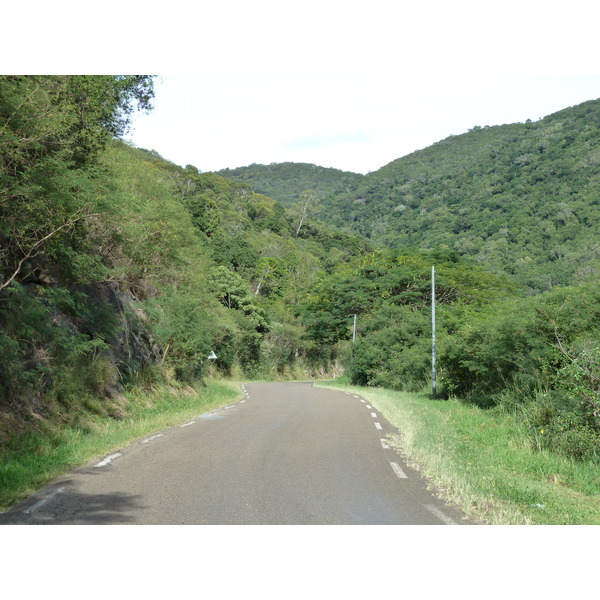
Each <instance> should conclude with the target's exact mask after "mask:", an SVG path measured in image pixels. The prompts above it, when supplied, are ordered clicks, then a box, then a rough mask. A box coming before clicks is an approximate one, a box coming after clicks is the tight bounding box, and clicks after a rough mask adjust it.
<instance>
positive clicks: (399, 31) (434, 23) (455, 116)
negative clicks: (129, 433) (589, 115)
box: [0, 0, 600, 173]
mask: <svg viewBox="0 0 600 600" xmlns="http://www.w3.org/2000/svg"><path fill="white" fill-rule="evenodd" d="M17 4H18V6H16V5H17ZM36 4H37V3H36ZM596 4H597V3H596V2H595V0H570V1H569V2H568V3H565V2H564V1H560V2H559V1H557V0H544V1H542V0H503V1H502V2H493V1H491V0H490V1H487V2H484V1H483V0H452V1H450V0H419V1H418V2H417V1H415V0H411V1H410V2H408V1H407V0H369V2H358V1H356V0H343V1H342V0H303V1H302V2H290V1H288V2H284V1H283V0H252V1H249V0H219V1H218V2H217V1H216V0H211V1H210V2H207V1H205V0H196V2H183V1H182V0H171V1H170V2H169V3H165V4H154V5H152V4H148V3H147V2H145V3H142V2H140V1H139V0H105V1H104V2H103V3H102V5H101V7H102V8H101V9H99V8H98V6H100V5H95V4H92V5H90V7H89V8H88V7H87V5H82V4H81V2H76V1H74V0H57V1H56V2H54V3H39V6H36V7H35V11H33V12H32V10H31V8H30V7H29V6H28V5H27V6H26V5H25V3H21V4H19V3H13V5H8V6H6V7H3V13H4V16H5V22H7V23H9V22H15V23H18V22H21V21H20V20H19V19H21V20H22V19H23V18H25V17H27V29H26V32H25V30H24V29H23V28H21V27H13V28H9V27H7V28H4V30H3V35H2V37H1V38H0V72H10V73H15V72H17V73H32V72H44V73H45V72H54V73H58V72H72V73H134V72H137V73H154V74H162V75H163V76H162V79H160V80H157V82H156V100H155V110H154V111H153V113H152V114H151V115H149V116H145V115H139V116H138V117H137V118H136V120H135V129H134V131H133V133H132V135H131V136H130V139H131V141H132V142H133V143H134V144H136V145H138V146H140V147H143V148H147V149H151V150H152V149H154V150H156V151H157V152H159V153H160V154H161V155H162V156H164V157H165V158H167V159H168V160H171V161H173V162H175V163H177V164H181V165H185V164H193V165H195V166H196V167H198V168H199V169H200V170H202V171H208V170H218V169H222V168H225V167H230V168H234V167H238V166H245V165H248V164H251V163H266V164H268V163H271V162H283V161H294V162H309V163H315V164H318V165H321V166H325V167H336V168H339V169H344V170H350V171H355V172H361V173H365V172H368V171H372V170H376V169H378V168H380V167H382V166H383V165H385V164H387V163H388V162H390V161H392V160H394V159H396V158H399V157H400V156H404V155H406V154H409V153H410V152H412V151H414V150H417V149H420V148H424V147H427V146H429V145H431V144H432V143H435V142H437V141H439V140H441V139H444V138H445V137H447V136H448V135H452V134H460V133H464V132H466V131H467V130H468V129H470V128H471V127H473V126H475V125H480V126H484V125H496V124H503V123H514V122H522V121H525V120H526V119H528V118H529V119H532V120H537V119H538V118H541V117H543V116H546V115H548V114H550V113H552V112H555V111H557V110H560V109H562V108H566V107H568V106H573V105H575V104H579V103H580V102H584V101H586V100H591V99H595V98H598V97H600V68H599V65H598V58H599V56H600V52H599V50H598V43H597V39H598V36H597V12H598V11H597V8H596ZM67 16H68V17H69V18H66V17H67ZM50 25H51V26H50ZM32 40H33V41H35V42H37V46H36V45H35V43H34V42H33V41H32Z"/></svg>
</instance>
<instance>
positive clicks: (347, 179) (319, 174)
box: [218, 162, 363, 208]
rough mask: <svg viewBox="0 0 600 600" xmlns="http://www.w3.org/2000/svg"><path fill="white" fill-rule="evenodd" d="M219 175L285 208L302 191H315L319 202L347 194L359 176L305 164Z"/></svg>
mask: <svg viewBox="0 0 600 600" xmlns="http://www.w3.org/2000/svg"><path fill="white" fill-rule="evenodd" d="M218 174H219V175H222V176H223V177H226V178H227V179H233V180H234V181H238V182H240V183H247V184H248V185H250V186H252V189H254V190H255V191H256V192H259V193H261V194H266V195H267V196H270V197H271V198H273V199H275V200H277V201H278V202H280V203H281V204H283V205H284V206H286V207H288V208H289V207H290V206H292V205H293V204H294V203H296V202H297V201H298V200H299V199H300V194H301V193H302V192H303V191H305V190H314V191H315V192H316V194H317V196H318V197H319V198H326V197H328V196H332V195H333V194H335V193H337V192H350V191H351V190H353V189H354V188H355V186H356V185H357V184H358V183H359V182H360V180H361V179H362V177H363V176H362V175H360V174H358V173H352V172H350V171H341V170H339V169H332V168H326V167H319V166H318V165H312V164H306V163H290V162H285V163H273V164H271V165H257V164H253V165H250V166H248V167H238V168H237V169H223V170H222V171H218Z"/></svg>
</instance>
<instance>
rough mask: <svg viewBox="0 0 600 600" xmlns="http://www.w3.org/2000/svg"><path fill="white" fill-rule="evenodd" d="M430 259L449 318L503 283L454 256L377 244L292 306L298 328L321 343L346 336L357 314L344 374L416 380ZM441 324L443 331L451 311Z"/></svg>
mask: <svg viewBox="0 0 600 600" xmlns="http://www.w3.org/2000/svg"><path fill="white" fill-rule="evenodd" d="M444 258H445V260H443V259H444ZM436 259H437V260H436ZM433 262H436V263H437V264H436V272H437V278H436V279H437V281H436V298H437V301H438V302H439V304H440V306H441V307H442V308H443V307H445V306H447V307H448V308H447V312H449V313H451V307H453V308H454V315H455V318H456V315H458V314H459V311H460V310H464V308H465V307H468V306H471V305H482V304H485V303H486V302H487V301H488V300H489V299H490V298H493V297H496V296H499V295H501V294H505V293H507V290H508V289H510V286H509V284H508V283H507V282H506V281H505V280H503V279H501V278H499V277H496V276H492V275H490V274H488V273H486V272H485V271H483V270H481V269H479V268H477V267H473V266H468V265H465V264H463V263H461V262H460V261H459V260H458V257H457V256H456V255H452V254H448V253H439V252H438V253H435V252H433V253H431V252H430V253H427V252H423V251H421V252H418V251H400V250H396V251H387V252H384V251H378V252H375V253H372V254H370V255H367V256H365V257H364V258H363V259H361V260H358V261H355V262H354V263H352V264H348V265H345V266H343V267H340V268H339V269H338V271H337V272H336V273H334V274H332V275H331V276H330V277H327V278H325V279H323V281H322V282H321V284H320V286H318V287H317V289H316V290H315V293H314V294H311V296H309V298H308V300H307V303H306V304H305V305H304V306H302V307H301V309H300V313H301V314H302V318H303V321H304V323H305V326H306V332H307V333H306V335H307V336H308V337H309V338H310V339H313V340H315V341H318V342H320V343H322V344H335V343H337V342H339V341H341V340H348V339H350V336H351V326H352V317H353V315H357V317H358V334H357V342H356V346H355V348H354V350H353V365H352V370H351V372H352V380H353V381H355V382H357V383H360V384H362V385H375V386H387V387H391V388H396V389H398V388H403V389H414V388H417V389H418V388H420V387H422V386H423V385H424V384H425V383H426V382H427V380H428V377H429V373H430V364H431V312H430V311H431V266H432V264H433ZM445 326H446V327H447V329H448V331H450V330H451V328H452V319H451V318H449V317H448V318H447V319H446V325H445Z"/></svg>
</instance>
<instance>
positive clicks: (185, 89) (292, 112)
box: [129, 73, 600, 173]
mask: <svg viewBox="0 0 600 600" xmlns="http://www.w3.org/2000/svg"><path fill="white" fill-rule="evenodd" d="M399 79H400V80H396V78H393V77H388V76H385V75H369V74H365V75H359V74H357V75H337V74H335V73H332V74H331V75H323V76H311V75H299V76H292V75H258V76H250V75H246V74H236V75H226V76H219V75H212V74H209V75H204V76H202V75H198V76H190V75H179V76H164V77H161V78H160V79H157V81H156V99H155V109H154V111H153V112H152V113H151V114H150V115H139V116H138V117H137V118H136V120H135V128H134V130H133V132H132V134H131V135H130V136H129V139H130V140H131V141H132V142H133V143H134V144H135V145H136V146H139V147H142V148H146V149H149V150H156V151H157V152H158V153H159V154H161V155H162V156H163V157H164V158H166V159H168V160H171V161H173V162H175V163H177V164H180V165H186V164H193V165H194V166H196V167H198V168H199V169H200V170H201V171H211V170H218V169H222V168H225V167H229V168H234V167H240V166H246V165H249V164H251V163H261V164H269V163H272V162H284V161H292V162H307V163H314V164H318V165H320V166H323V167H336V168H338V169H343V170H347V171H354V172H358V173H366V172H368V171H374V170H376V169H378V168H380V167H382V166H384V165H385V164H387V163H389V162H390V161H392V160H394V159H396V158H399V157H401V156H404V155H406V154H409V153H410V152H412V151H414V150H417V149H420V148H425V147H427V146H429V145H431V144H433V143H435V142H437V141H439V140H441V139H443V138H445V137H447V136H449V135H453V134H460V133H464V132H466V131H467V130H468V129H470V128H472V127H473V126H475V125H480V126H484V125H499V124H503V123H515V122H523V121H525V120H526V119H532V120H534V121H535V120H537V119H539V118H541V117H544V116H546V115H548V114H551V113H553V112H556V111H557V110H561V109H563V108H566V107H567V106H572V105H575V104H579V103H580V102H584V101H586V100H591V99H594V98H598V97H600V76H598V75H596V76H558V75H542V76H534V75H532V76H512V75H499V76H489V75H487V76H486V75H473V76H467V75H460V76H455V77H447V76H432V77H431V78H422V77H420V76H416V75H410V74H409V75H407V76H405V77H401V78H399Z"/></svg>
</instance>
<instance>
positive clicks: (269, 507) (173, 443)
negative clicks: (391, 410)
mask: <svg viewBox="0 0 600 600" xmlns="http://www.w3.org/2000/svg"><path fill="white" fill-rule="evenodd" d="M242 391H243V397H242V398H241V399H240V400H239V401H237V402H236V403H234V404H232V405H229V406H226V407H223V408H221V409H219V410H215V411H212V412H210V413H206V414H203V415H198V416H197V417H196V418H194V419H193V420H191V421H189V422H187V423H182V424H181V425H179V426H176V427H171V428H169V429H167V430H165V431H162V432H161V433H157V434H155V435H153V436H150V437H148V438H144V439H140V440H137V441H136V442H134V443H133V444H131V445H130V446H128V447H126V448H123V449H122V450H120V451H118V452H115V453H113V454H112V455H109V456H106V457H101V458H98V459H96V460H95V461H93V462H91V463H89V464H87V465H85V466H84V467H81V468H78V469H75V470H73V471H71V472H69V473H68V474H66V475H65V476H63V477H61V478H59V479H58V480H56V481H55V482H53V483H52V484H51V485H49V486H47V487H45V488H43V489H42V490H40V491H39V492H38V493H36V494H34V495H33V496H31V497H29V498H27V499H26V500H25V501H23V502H21V503H20V504H18V505H16V506H14V507H12V508H11V509H10V510H9V511H7V512H5V513H3V514H1V515H0V523H5V524H10V523H13V524H185V525H195V524H198V525H201V524H212V525H225V524H236V525H269V524H279V525H285V524H290V525H292V524H294V525H309V524H319V525H328V524H371V525H375V524H387V525H392V524H411V525H427V524H431V525H442V524H467V523H468V522H467V521H466V520H465V519H463V516H462V515H461V514H460V513H459V512H458V511H456V510H455V509H454V508H452V507H450V506H447V505H445V504H444V503H443V502H442V501H441V500H439V499H438V498H437V497H435V496H434V495H433V494H432V493H431V492H429V491H428V490H427V485H426V482H425V481H424V480H423V479H421V478H420V477H419V475H418V474H417V473H416V472H415V471H413V470H412V469H410V468H409V467H408V466H407V465H406V464H405V463H404V462H403V460H402V458H401V456H399V455H398V454H396V452H395V451H394V450H393V449H391V448H389V447H387V444H386V442H385V437H386V435H387V434H389V433H391V432H393V428H392V427H391V426H390V425H389V424H388V423H387V422H386V421H385V419H383V417H382V416H381V415H380V414H378V412H377V411H376V410H375V409H374V408H373V407H371V406H370V405H369V404H368V402H367V401H365V400H364V399H363V398H361V397H359V396H357V395H354V394H348V393H345V392H341V391H337V390H330V389H323V388H318V387H313V386H312V385H311V384H309V383H252V384H245V385H244V386H242Z"/></svg>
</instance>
